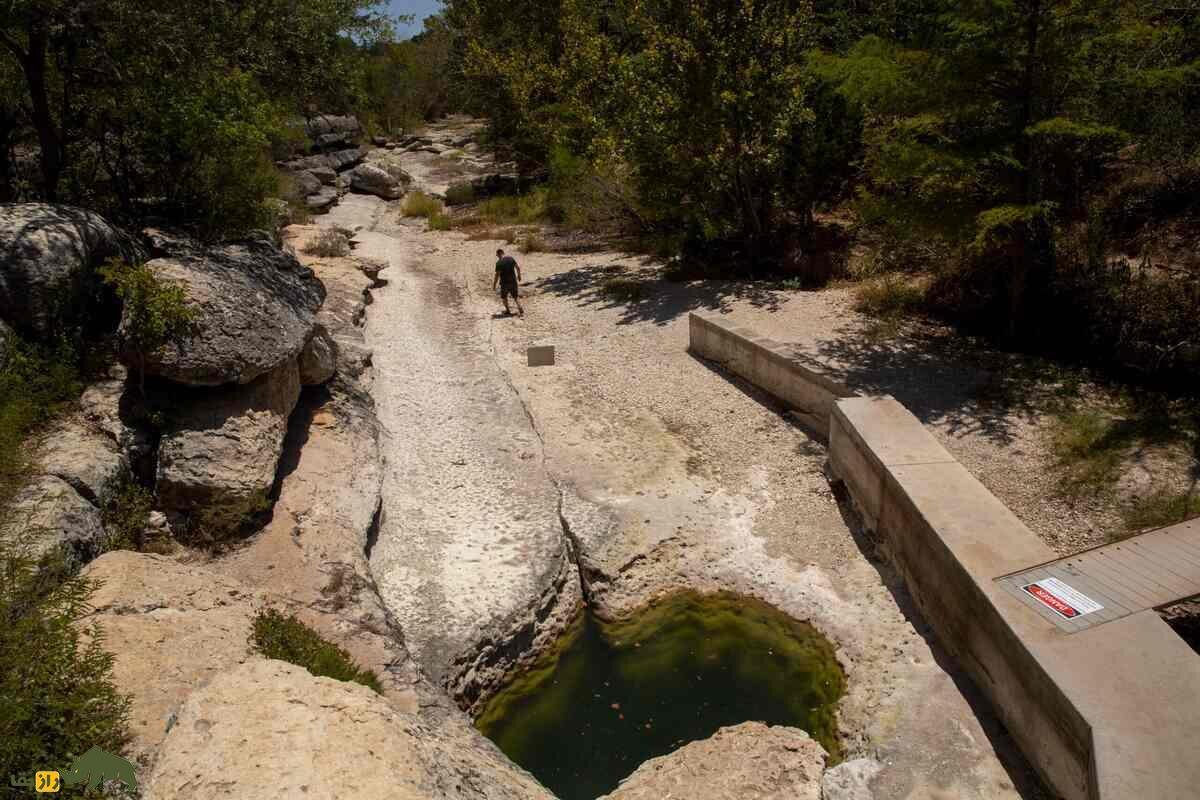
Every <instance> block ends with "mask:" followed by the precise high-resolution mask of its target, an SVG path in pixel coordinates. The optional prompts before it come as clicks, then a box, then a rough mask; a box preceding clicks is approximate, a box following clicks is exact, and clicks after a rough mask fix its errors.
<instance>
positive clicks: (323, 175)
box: [308, 166, 337, 186]
mask: <svg viewBox="0 0 1200 800" xmlns="http://www.w3.org/2000/svg"><path fill="white" fill-rule="evenodd" d="M308 174H309V175H312V176H313V177H314V178H316V179H317V180H319V181H320V182H321V183H322V184H323V185H325V186H333V184H334V183H335V182H336V181H337V171H336V170H334V169H333V167H328V166H324V167H313V168H312V169H310V170H308Z"/></svg>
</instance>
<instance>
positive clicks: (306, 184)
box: [292, 169, 323, 197]
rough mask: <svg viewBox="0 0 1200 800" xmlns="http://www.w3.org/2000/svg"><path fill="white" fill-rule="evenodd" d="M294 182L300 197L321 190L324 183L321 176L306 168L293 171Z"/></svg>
mask: <svg viewBox="0 0 1200 800" xmlns="http://www.w3.org/2000/svg"><path fill="white" fill-rule="evenodd" d="M292 182H293V183H294V184H295V185H296V194H298V195H299V196H300V197H308V196H309V195H310V194H316V193H317V192H319V191H321V186H322V185H323V184H322V182H321V179H320V178H318V177H317V176H316V175H314V174H313V173H312V172H310V171H309V170H306V169H302V170H300V171H299V172H294V173H292Z"/></svg>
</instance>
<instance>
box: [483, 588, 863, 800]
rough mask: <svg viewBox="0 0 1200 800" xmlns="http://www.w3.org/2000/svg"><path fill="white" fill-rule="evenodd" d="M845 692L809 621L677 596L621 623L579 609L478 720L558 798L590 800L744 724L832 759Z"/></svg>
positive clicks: (722, 598) (751, 603) (711, 598)
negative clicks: (802, 733)
mask: <svg viewBox="0 0 1200 800" xmlns="http://www.w3.org/2000/svg"><path fill="white" fill-rule="evenodd" d="M844 686H845V679H844V677H843V675H842V671H841V668H840V667H839V666H838V663H837V659H836V657H835V655H834V650H833V646H832V645H831V644H830V642H829V641H828V640H827V639H825V638H824V637H823V636H822V635H821V634H820V633H818V632H817V631H816V630H815V629H814V628H813V627H812V626H810V625H807V624H805V623H802V622H798V621H796V620H794V619H792V618H791V617H789V616H787V615H786V614H783V613H782V612H780V611H779V610H777V609H775V608H773V607H772V606H769V605H767V604H766V603H762V602H760V601H757V600H753V599H751V598H746V597H742V596H738V595H733V594H715V595H700V594H696V593H692V592H681V593H678V594H675V595H671V596H670V597H668V598H666V599H664V600H662V601H660V602H658V603H655V604H654V605H653V606H651V607H649V608H647V609H645V610H643V611H642V612H640V613H639V614H637V615H635V616H634V617H633V618H632V619H631V620H630V621H628V622H622V623H617V624H605V623H602V622H600V621H598V620H596V619H595V618H593V617H592V616H591V615H589V614H586V613H585V614H584V615H582V616H581V617H580V619H579V620H577V622H576V624H575V625H574V626H573V627H572V628H571V629H570V630H568V631H567V632H566V633H565V634H564V635H563V637H562V638H561V640H560V641H559V643H558V646H557V647H556V648H555V649H554V650H553V651H552V652H551V653H549V654H547V655H546V656H545V657H543V658H542V659H541V660H540V661H539V663H537V664H536V665H535V666H534V667H533V668H532V669H530V670H529V671H527V672H525V673H522V674H521V675H519V676H516V677H515V678H514V679H513V680H512V681H511V682H510V683H509V685H508V686H507V687H506V688H505V689H503V690H502V691H501V692H500V693H499V694H497V695H496V696H495V697H494V698H493V699H492V700H491V702H490V703H488V705H487V706H486V707H485V708H484V710H483V712H482V714H481V715H480V716H479V719H478V720H477V722H476V725H477V727H478V728H479V730H480V731H482V732H483V734H484V735H485V736H487V737H488V738H489V739H491V740H492V741H494V742H495V743H496V744H497V745H498V746H499V747H500V749H501V750H503V751H504V753H505V754H506V755H508V757H509V758H511V759H512V760H513V761H515V762H516V763H517V764H520V765H521V766H522V767H524V768H525V769H527V770H528V771H529V772H530V773H532V774H533V775H534V776H535V777H536V778H538V780H540V781H541V782H542V783H543V784H544V785H545V786H546V787H547V788H549V789H550V790H551V791H553V792H554V793H555V794H557V795H558V796H559V797H560V798H562V800H594V798H596V797H599V796H600V795H603V794H605V793H607V792H610V791H612V790H613V789H614V788H616V786H617V784H618V783H619V782H620V780H621V779H622V778H624V777H626V776H627V775H629V773H631V772H633V770H635V769H636V768H637V767H638V765H639V764H641V763H642V762H643V761H645V760H646V759H649V758H654V757H656V756H660V755H664V754H666V753H669V752H671V751H672V750H674V749H676V748H677V747H680V746H681V745H683V744H686V743H687V742H691V741H696V740H698V739H705V738H707V737H709V736H711V735H712V734H713V733H715V732H716V731H717V729H719V728H722V727H725V726H728V725H737V724H739V723H742V722H748V721H759V722H766V723H768V724H770V725H790V726H794V727H797V728H801V729H803V730H806V731H808V732H809V734H811V735H812V737H813V738H815V739H816V740H817V741H819V742H820V743H821V744H822V745H824V746H825V749H826V750H828V751H829V752H830V754H831V755H832V756H833V758H834V759H837V758H838V756H839V747H838V742H837V719H836V714H835V706H836V704H837V701H838V699H839V698H840V697H841V695H842V692H843V689H844Z"/></svg>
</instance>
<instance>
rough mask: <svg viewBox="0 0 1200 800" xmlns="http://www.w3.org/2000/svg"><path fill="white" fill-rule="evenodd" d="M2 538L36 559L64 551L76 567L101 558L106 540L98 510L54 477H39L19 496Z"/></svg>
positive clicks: (69, 562)
mask: <svg viewBox="0 0 1200 800" xmlns="http://www.w3.org/2000/svg"><path fill="white" fill-rule="evenodd" d="M0 536H3V538H4V539H6V540H7V541H10V542H12V541H17V542H21V543H22V544H23V545H24V546H25V547H26V548H28V549H27V551H26V552H28V554H29V555H30V556H32V557H34V558H40V557H42V556H43V555H46V554H48V553H50V552H51V551H53V550H56V549H59V548H62V551H63V554H64V556H65V557H66V560H67V562H68V564H70V565H76V566H78V565H81V564H86V563H87V562H88V561H91V560H92V559H93V558H95V557H96V556H97V555H99V553H100V551H101V550H103V549H104V546H105V544H106V539H107V534H106V533H105V531H104V525H103V523H102V522H101V519H100V512H99V510H97V508H96V507H95V506H94V505H92V504H91V503H89V502H88V501H87V500H86V499H84V497H83V496H82V495H80V494H79V492H77V491H75V489H74V488H72V486H71V484H69V483H67V482H66V481H64V480H63V479H62V478H59V477H57V476H54V475H39V476H38V477H36V478H34V479H33V480H32V481H30V482H29V483H28V484H26V485H25V486H24V487H23V488H22V489H21V491H20V492H18V493H17V496H16V497H15V498H14V500H13V503H12V506H11V508H10V511H9V514H8V520H7V522H6V523H5V525H4V528H3V529H2V530H0Z"/></svg>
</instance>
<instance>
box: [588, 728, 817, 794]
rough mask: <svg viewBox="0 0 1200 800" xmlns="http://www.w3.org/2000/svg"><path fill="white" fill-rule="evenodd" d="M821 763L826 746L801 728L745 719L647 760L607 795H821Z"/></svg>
mask: <svg viewBox="0 0 1200 800" xmlns="http://www.w3.org/2000/svg"><path fill="white" fill-rule="evenodd" d="M824 768H825V750H824V748H822V747H821V745H819V744H817V742H815V741H814V740H813V739H811V738H809V736H808V734H807V733H805V732H804V731H802V730H798V729H796V728H785V727H773V728H772V727H768V726H766V725H764V724H762V723H761V722H746V723H743V724H741V725H737V726H735V727H732V728H722V729H721V730H719V731H717V732H716V733H715V734H713V736H711V737H710V738H708V739H705V740H703V741H700V742H692V743H690V744H687V745H684V746H683V747H681V748H679V749H678V750H676V751H675V752H673V753H670V754H668V755H665V756H662V757H661V758H654V759H651V760H650V761H647V762H646V763H644V764H642V765H641V766H640V767H638V768H637V770H636V771H635V772H634V773H633V774H632V775H630V776H629V777H628V778H626V779H625V780H623V781H621V785H620V786H619V787H618V788H617V789H616V791H614V792H613V793H612V794H610V795H607V798H608V800H662V799H663V798H667V797H678V798H687V800H744V799H745V798H756V800H821V794H820V792H821V772H822V770H824ZM602 800H603V799H602Z"/></svg>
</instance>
